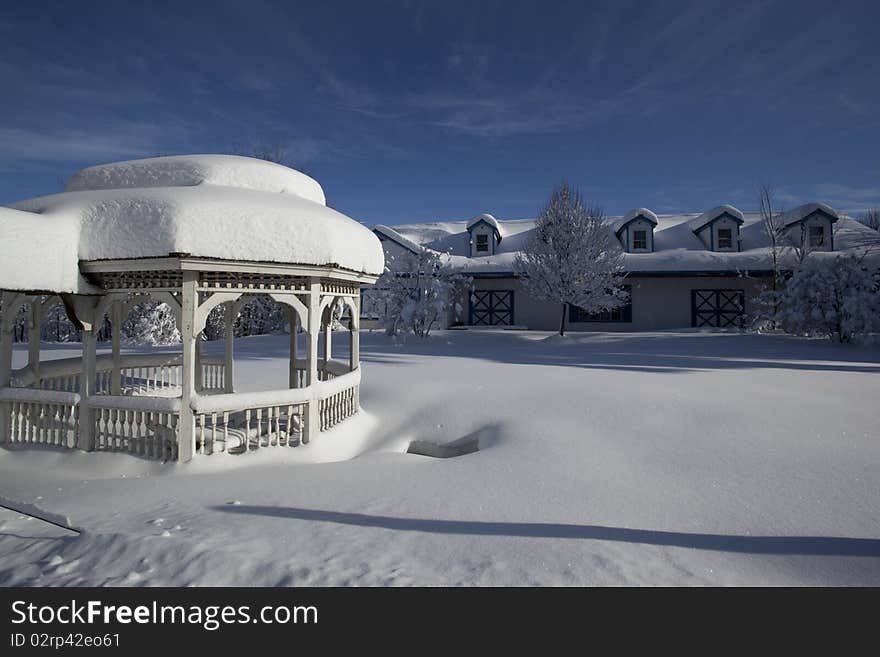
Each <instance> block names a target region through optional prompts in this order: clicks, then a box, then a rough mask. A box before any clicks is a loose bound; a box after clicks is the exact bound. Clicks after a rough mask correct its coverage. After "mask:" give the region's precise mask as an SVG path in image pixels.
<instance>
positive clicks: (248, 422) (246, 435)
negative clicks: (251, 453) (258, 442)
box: [244, 409, 251, 451]
mask: <svg viewBox="0 0 880 657" xmlns="http://www.w3.org/2000/svg"><path fill="white" fill-rule="evenodd" d="M244 424H245V431H244V440H245V451H247V450H249V449H250V448H251V409H247V410H246V411H245V412H244Z"/></svg>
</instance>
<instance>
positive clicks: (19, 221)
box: [0, 155, 384, 293]
mask: <svg viewBox="0 0 880 657" xmlns="http://www.w3.org/2000/svg"><path fill="white" fill-rule="evenodd" d="M0 240H2V242H3V244H4V245H5V246H6V250H7V252H10V253H12V254H13V256H12V257H11V258H10V257H5V258H4V260H3V264H2V271H0V273H2V275H3V287H4V288H5V289H26V290H41V291H53V292H80V293H88V292H89V291H90V290H89V285H88V283H86V282H85V281H84V280H83V279H82V277H81V276H80V275H79V271H78V270H77V268H76V263H78V262H80V261H101V260H118V259H134V258H157V257H166V256H170V255H178V254H185V255H186V256H190V257H200V258H213V259H219V260H234V261H249V262H269V263H283V264H290V265H312V266H332V267H335V268H340V269H344V270H349V271H352V272H358V273H364V274H368V275H371V276H373V275H379V274H381V272H382V270H383V268H384V256H383V253H382V247H381V245H380V243H379V241H378V239H377V238H376V236H375V235H374V234H373V233H372V232H371V231H370V230H369V229H367V228H366V227H365V226H363V225H361V224H359V223H358V222H356V221H354V220H353V219H350V218H349V217H347V216H345V215H343V214H342V213H340V212H337V211H336V210H333V209H332V208H329V207H327V205H326V201H325V197H324V192H323V190H322V189H321V186H320V185H319V184H318V183H317V181H315V180H313V179H312V178H310V177H309V176H306V175H305V174H303V173H300V172H299V171H295V170H293V169H289V168H287V167H284V166H281V165H279V164H274V163H271V162H266V161H263V160H257V159H253V158H247V157H239V156H234V155H186V156H176V157H158V158H150V159H144V160H133V161H130V162H117V163H113V164H104V165H100V166H95V167H90V168H88V169H84V170H82V171H80V172H78V173H76V174H74V176H73V177H72V178H71V179H70V181H69V183H68V185H67V188H66V191H64V192H63V193H61V194H54V195H51V196H43V197H40V198H35V199H30V200H26V201H21V202H18V203H14V204H12V205H11V206H10V208H3V209H2V213H0ZM43 252H47V253H51V254H52V257H51V258H47V257H40V255H41V254H42V253H43ZM18 261H22V262H31V263H35V262H39V263H40V267H33V266H31V267H27V268H22V267H19V266H18V265H17V264H16V263H17V262H18Z"/></svg>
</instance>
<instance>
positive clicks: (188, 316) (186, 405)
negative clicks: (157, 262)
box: [177, 270, 199, 463]
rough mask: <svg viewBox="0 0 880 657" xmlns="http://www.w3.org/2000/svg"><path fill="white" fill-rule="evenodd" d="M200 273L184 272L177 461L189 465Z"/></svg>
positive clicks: (193, 436)
mask: <svg viewBox="0 0 880 657" xmlns="http://www.w3.org/2000/svg"><path fill="white" fill-rule="evenodd" d="M198 281H199V273H198V272H196V271H189V270H186V271H184V272H183V284H182V286H181V311H180V317H181V330H180V337H181V342H182V343H183V371H182V373H181V382H180V387H181V391H180V420H179V421H178V423H177V460H178V461H180V462H181V463H185V462H187V461H189V460H190V459H192V457H193V454H194V453H195V442H196V427H195V416H194V415H193V410H192V406H191V405H190V404H191V403H192V399H193V397H194V396H195V389H196V369H195V368H196V333H195V324H196V308H197V307H198V301H199V299H198V294H199V293H198V287H197V286H198Z"/></svg>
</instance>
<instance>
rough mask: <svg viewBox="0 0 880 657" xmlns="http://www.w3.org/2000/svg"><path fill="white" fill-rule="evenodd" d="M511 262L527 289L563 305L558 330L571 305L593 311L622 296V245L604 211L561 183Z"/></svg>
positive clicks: (619, 302) (561, 331) (562, 328)
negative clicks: (529, 237) (528, 237)
mask: <svg viewBox="0 0 880 657" xmlns="http://www.w3.org/2000/svg"><path fill="white" fill-rule="evenodd" d="M514 263H515V264H514V267H515V269H516V271H517V274H518V275H519V276H520V278H521V279H522V283H523V286H524V287H525V289H526V291H527V292H528V293H529V295H531V296H532V297H534V298H535V299H538V300H541V301H551V302H554V303H558V304H560V305H561V306H562V319H561V320H560V322H559V335H565V319H566V316H567V315H568V307H569V306H570V305H575V306H578V307H580V308H583V309H584V310H586V311H587V312H589V313H597V312H602V311H607V310H614V309H615V308H618V307H620V306H622V305H624V304H625V303H626V301H627V294H626V292H625V291H624V290H623V286H622V285H623V278H624V271H623V251H622V249H621V248H620V245H619V244H618V243H617V240H616V238H615V237H614V235H613V233H612V231H611V229H610V228H609V226H607V225H606V223H605V216H604V214H603V213H602V211H601V210H600V209H599V208H598V207H596V206H587V205H585V204H584V201H583V199H582V198H581V197H580V195H579V194H578V193H577V192H575V191H573V190H572V189H571V187H569V186H568V185H567V184H565V183H563V184H562V185H560V186H559V187H557V188H556V189H554V190H553V194H552V195H551V197H550V201H549V202H548V203H547V205H546V207H545V208H544V209H543V210H542V211H541V214H540V216H539V217H538V222H537V224H536V226H535V231H534V233H533V235H532V238H531V240H530V241H529V242H528V243H527V244H526V246H525V248H524V249H523V250H522V251H521V252H520V253H519V254H517V256H516V259H515V261H514Z"/></svg>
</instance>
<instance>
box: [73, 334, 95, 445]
mask: <svg viewBox="0 0 880 657" xmlns="http://www.w3.org/2000/svg"><path fill="white" fill-rule="evenodd" d="M96 321H100V320H99V319H97V318H95V322H96ZM97 328H98V327H97V326H95V323H94V322H90V323H88V324H86V323H85V322H83V332H82V349H83V355H82V375H81V376H80V379H79V396H80V399H81V400H82V402H81V403H80V407H79V441H78V444H77V447H79V448H80V449H82V450H85V451H86V452H91V451H92V450H93V449H95V421H94V411H92V409H91V407H90V406H89V398H90V397H92V396H93V395H94V394H95V358H96V354H95V352H96V350H97V346H98V335H97Z"/></svg>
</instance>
